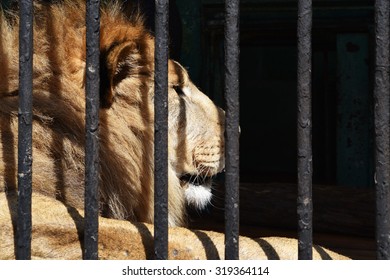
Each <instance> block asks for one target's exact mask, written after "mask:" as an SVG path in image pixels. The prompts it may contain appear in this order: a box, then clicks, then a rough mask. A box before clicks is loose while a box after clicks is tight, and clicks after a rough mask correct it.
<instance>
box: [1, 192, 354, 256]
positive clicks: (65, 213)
mask: <svg viewBox="0 0 390 280" xmlns="http://www.w3.org/2000/svg"><path fill="white" fill-rule="evenodd" d="M15 200H16V198H15V197H13V196H11V195H9V196H8V197H6V196H5V194H4V193H0V205H2V207H0V228H1V230H0V259H14V258H15V252H14V236H15V235H14V233H15V231H14V228H13V227H12V221H11V220H12V219H13V220H14V221H15V216H16V213H15V212H16V209H15V205H16V203H15ZM32 211H33V215H32V216H33V231H32V253H31V254H32V258H33V259H80V258H81V257H82V233H83V230H84V229H83V212H82V211H78V210H76V209H73V208H69V207H68V208H66V207H65V206H64V205H63V204H62V203H60V202H58V201H56V200H54V199H51V198H48V197H45V196H41V195H34V197H33V204H32ZM79 234H80V235H79ZM239 244H240V259H242V260H245V259H246V260H248V259H282V260H290V259H297V256H298V253H297V249H298V243H297V240H296V239H291V238H283V237H267V238H257V239H250V238H247V237H243V236H241V237H240V241H239ZM153 251H154V249H153V226H152V225H149V224H143V223H130V222H127V221H119V220H114V219H106V218H100V220H99V258H100V259H137V260H142V259H153V256H154V255H153ZM168 254H169V259H175V260H183V259H186V260H191V259H223V258H224V235H223V234H221V233H217V232H211V231H203V230H189V229H185V228H181V227H174V228H170V229H169V248H168ZM313 258H314V259H338V260H343V259H348V258H346V257H344V256H342V255H339V254H337V253H335V252H332V251H330V250H328V249H325V248H323V247H320V246H314V247H313Z"/></svg>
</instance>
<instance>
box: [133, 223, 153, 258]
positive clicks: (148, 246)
mask: <svg viewBox="0 0 390 280" xmlns="http://www.w3.org/2000/svg"><path fill="white" fill-rule="evenodd" d="M133 225H134V226H135V227H136V228H137V230H138V232H139V233H140V235H141V238H142V245H143V246H144V248H145V257H146V259H147V260H153V259H154V245H153V240H154V238H153V235H152V233H151V232H150V230H149V229H148V228H147V226H145V225H144V224H141V223H133Z"/></svg>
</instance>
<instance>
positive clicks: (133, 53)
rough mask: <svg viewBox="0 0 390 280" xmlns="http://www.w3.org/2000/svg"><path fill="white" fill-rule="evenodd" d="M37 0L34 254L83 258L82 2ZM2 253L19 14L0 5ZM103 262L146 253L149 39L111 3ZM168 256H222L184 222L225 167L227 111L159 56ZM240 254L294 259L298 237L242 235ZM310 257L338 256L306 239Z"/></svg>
mask: <svg viewBox="0 0 390 280" xmlns="http://www.w3.org/2000/svg"><path fill="white" fill-rule="evenodd" d="M34 2H35V4H34V5H35V6H34V9H35V14H34V62H33V181H32V183H33V194H32V219H33V220H32V244H31V257H32V258H33V259H80V258H82V257H83V239H84V237H83V232H84V228H83V227H84V222H83V217H84V213H83V211H81V210H80V209H83V206H84V201H83V197H84V144H85V140H84V137H85V136H84V135H85V132H84V130H85V126H84V119H85V90H84V87H85V60H86V53H85V23H84V22H85V19H84V18H85V5H84V4H83V3H82V1H64V2H57V3H56V4H52V5H47V4H44V3H41V2H38V1H34ZM0 35H1V37H0V228H1V230H0V259H14V258H15V248H16V245H15V240H16V239H15V236H16V226H15V225H16V220H17V211H16V205H17V177H16V173H17V167H16V166H17V142H18V133H17V132H18V127H17V123H18V121H17V115H18V75H19V73H18V71H19V70H18V43H19V42H18V40H19V39H18V17H17V16H16V15H14V14H12V13H6V12H4V11H0ZM100 53H101V57H100V61H101V70H100V79H101V90H100V92H101V96H100V100H101V108H100V128H99V138H100V169H101V172H100V177H99V180H100V181H99V183H100V188H99V194H100V196H99V197H100V217H99V258H100V259H152V258H153V257H154V255H153V228H152V227H153V226H152V225H151V223H153V216H154V213H153V204H154V202H153V191H154V190H153V169H154V167H153V165H154V159H153V148H154V146H153V145H154V141H153V140H154V139H153V138H154V108H153V92H154V39H153V36H152V35H151V34H150V33H149V32H147V30H146V29H145V27H144V26H143V23H142V18H141V16H140V15H139V14H137V13H135V14H133V15H132V16H131V17H126V16H125V15H124V13H123V12H122V11H121V6H120V5H118V4H117V3H116V2H114V3H111V4H109V5H107V6H103V7H102V9H101V38H100ZM168 68H169V69H168V70H169V73H168V79H169V90H168V103H169V117H168V122H169V135H168V138H169V141H168V152H169V164H168V179H169V186H168V188H169V199H168V204H169V205H168V207H169V225H170V226H171V227H170V228H169V249H168V251H169V252H168V253H169V258H170V259H222V258H223V257H224V252H223V250H224V235H223V234H221V233H217V232H211V231H202V230H189V229H187V228H185V227H181V226H183V225H186V211H185V209H186V206H187V205H192V206H193V207H196V208H203V207H205V206H206V205H207V204H208V203H209V201H210V199H211V195H212V194H211V189H212V177H213V176H214V175H215V174H217V173H219V172H221V171H223V168H224V139H223V134H224V112H223V110H221V109H220V108H218V107H217V106H215V105H214V103H213V102H212V101H211V100H210V99H209V98H208V97H207V96H206V95H205V94H203V93H202V92H201V91H200V90H198V88H197V87H196V86H195V85H194V84H193V83H192V82H191V80H190V78H189V76H188V73H187V71H186V70H185V69H184V68H183V67H182V66H181V65H180V64H179V63H177V62H175V61H173V60H169V62H168ZM240 258H241V259H296V258H297V240H296V239H288V238H279V237H270V238H259V239H250V238H247V237H240ZM314 258H325V259H329V258H333V259H344V258H345V257H344V256H341V255H339V254H337V253H334V252H332V251H329V250H327V249H324V248H322V247H319V246H316V247H314Z"/></svg>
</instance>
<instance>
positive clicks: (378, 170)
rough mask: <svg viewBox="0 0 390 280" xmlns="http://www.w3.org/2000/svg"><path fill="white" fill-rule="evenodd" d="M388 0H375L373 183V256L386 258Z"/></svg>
mask: <svg viewBox="0 0 390 280" xmlns="http://www.w3.org/2000/svg"><path fill="white" fill-rule="evenodd" d="M389 66H390V65H389V1H388V0H376V1H375V85H374V98H375V109H374V110H375V111H374V114H375V157H376V159H375V186H376V209H377V210H376V243H377V258H378V259H382V260H389V259H390V190H389V187H390V152H389V149H390V142H389V140H390V134H389V130H390V129H389V126H390V118H389V114H390V103H389V102H390V99H389V90H390V84H389Z"/></svg>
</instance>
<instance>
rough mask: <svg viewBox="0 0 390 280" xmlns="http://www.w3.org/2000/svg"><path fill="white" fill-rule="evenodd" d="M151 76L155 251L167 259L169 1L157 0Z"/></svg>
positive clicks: (159, 258) (162, 258)
mask: <svg viewBox="0 0 390 280" xmlns="http://www.w3.org/2000/svg"><path fill="white" fill-rule="evenodd" d="M155 4H156V13H155V36H156V42H155V44H156V47H155V77H154V87H155V94H154V106H155V113H154V120H155V126H154V253H155V259H157V260H165V259H167V258H168V18H169V14H168V13H169V1H168V0H156V2H155Z"/></svg>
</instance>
